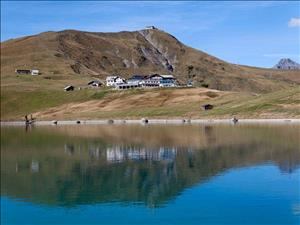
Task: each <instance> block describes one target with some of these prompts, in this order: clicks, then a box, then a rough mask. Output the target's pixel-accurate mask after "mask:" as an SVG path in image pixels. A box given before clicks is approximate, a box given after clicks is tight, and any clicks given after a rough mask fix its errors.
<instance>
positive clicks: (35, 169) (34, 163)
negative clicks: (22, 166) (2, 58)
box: [31, 160, 40, 173]
mask: <svg viewBox="0 0 300 225" xmlns="http://www.w3.org/2000/svg"><path fill="white" fill-rule="evenodd" d="M39 170H40V164H39V162H38V161H35V160H32V161H31V171H32V172H34V173H37V172H39Z"/></svg>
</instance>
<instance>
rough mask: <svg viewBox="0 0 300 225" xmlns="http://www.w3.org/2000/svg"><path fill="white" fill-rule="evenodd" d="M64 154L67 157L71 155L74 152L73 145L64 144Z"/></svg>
mask: <svg viewBox="0 0 300 225" xmlns="http://www.w3.org/2000/svg"><path fill="white" fill-rule="evenodd" d="M64 149H65V153H67V154H68V155H73V154H74V152H75V147H74V145H73V144H65V148H64Z"/></svg>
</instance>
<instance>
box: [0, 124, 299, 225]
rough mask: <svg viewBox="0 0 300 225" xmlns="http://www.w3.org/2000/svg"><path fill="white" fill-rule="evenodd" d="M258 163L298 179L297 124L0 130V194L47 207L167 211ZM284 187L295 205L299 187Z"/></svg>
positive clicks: (12, 199) (296, 204)
mask: <svg viewBox="0 0 300 225" xmlns="http://www.w3.org/2000/svg"><path fill="white" fill-rule="evenodd" d="M258 165H276V167H278V168H279V169H280V171H281V174H283V175H281V176H288V174H293V173H297V174H299V169H297V168H298V167H299V165H300V150H299V126H293V125H285V126H274V125H273V126H271V125H264V126H262V125H260V126H258V125H247V126H246V125H236V126H229V125H214V126H200V125H167V126H166V125H149V126H141V125H107V126H105V125H101V126H96V125H95V126H84V125H77V126H75V125H74V126H49V127H32V128H31V129H27V130H25V129H24V128H20V127H2V128H1V180H2V182H1V197H2V198H5V199H6V200H7V199H11V201H14V199H15V200H18V202H19V201H22V202H30V203H33V204H36V205H44V206H49V207H57V206H59V207H64V208H74V207H75V208H77V207H79V206H82V205H94V204H101V203H106V204H107V203H122V205H123V207H124V206H127V207H130V206H131V205H132V206H133V205H140V206H144V207H146V208H161V207H162V208H165V207H167V208H168V206H169V204H173V203H174V201H176V198H178V197H179V196H181V195H183V194H184V192H185V190H188V189H191V188H194V187H199V188H200V187H201V185H204V184H209V182H210V180H212V179H214V178H216V177H219V176H221V175H222V174H224V173H225V172H226V171H232V169H238V170H241V169H242V168H248V167H249V168H253V166H258ZM238 170H237V171H238ZM257 176H260V174H259V173H258V174H257ZM252 179H253V177H252ZM253 182H255V179H254V180H253ZM297 182H298V184H299V179H298V180H297ZM199 185H200V186H199ZM232 185H233V186H234V187H237V186H239V184H238V183H233V184H232ZM266 185H267V184H266ZM269 185H272V184H271V183H269ZM286 189H287V190H286V191H290V189H293V193H296V197H295V196H293V197H294V200H295V203H294V204H295V205H294V206H291V208H293V207H294V208H295V207H296V208H297V207H299V191H296V192H295V190H299V185H298V187H297V186H296V187H286ZM224 191H225V190H224ZM224 194H225V196H226V193H224ZM265 194H268V191H267V190H266V193H265ZM174 204H175V203H174ZM104 205H105V204H104ZM198 207H200V204H199V206H198ZM4 208H5V207H4ZM4 210H6V209H4ZM214 210H218V206H217V205H215V209H214ZM1 211H3V210H1ZM7 213H9V212H7ZM2 214H4V213H3V212H1V215H2ZM296 214H297V213H296ZM4 216H5V215H4ZM293 221H295V220H293ZM4 222H5V221H4ZM123 222H124V221H123ZM127 222H128V221H127ZM131 222H132V221H131ZM120 223H122V221H120ZM124 223H125V222H124Z"/></svg>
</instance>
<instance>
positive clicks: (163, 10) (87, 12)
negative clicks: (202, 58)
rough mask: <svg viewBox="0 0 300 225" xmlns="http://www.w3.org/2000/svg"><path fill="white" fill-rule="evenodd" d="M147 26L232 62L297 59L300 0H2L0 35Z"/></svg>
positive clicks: (267, 64)
mask: <svg viewBox="0 0 300 225" xmlns="http://www.w3.org/2000/svg"><path fill="white" fill-rule="evenodd" d="M147 25H154V26H157V27H158V28H160V29H162V30H164V31H166V32H169V33H171V34H172V35H174V36H176V37H177V38H178V39H179V40H180V41H181V42H183V43H185V44H186V45H189V46H191V47H193V48H196V49H200V50H202V51H205V52H207V53H209V54H211V55H214V56H216V57H219V58H221V59H223V60H226V61H228V62H231V63H238V64H244V65H251V66H260V67H271V66H273V65H274V64H275V63H277V61H278V60H279V59H280V58H291V59H293V60H295V61H297V62H299V61H300V44H299V39H300V2H299V1H294V2H271V1H266V2H259V1H255V2H237V1H234V2H220V1H215V2H207V1H204V2H196V1H193V2H179V1H176V2H166V1H164V2H155V1H143V2H137V1H136V2H124V1H122V2H116V1H114V2H100V1H99V2H88V1H85V2H81V1H75V2H71V1H66V2H64V1H52V2H46V1H33V2H29V1H26V2H25V1H24V2H22V1H15V2H13V1H1V40H2V41H4V40H7V39H10V38H16V37H20V36H25V35H31V34H36V33H40V32H44V31H58V30H64V29H77V30H85V31H96V32H97V31H99V32H108V31H112V32H115V31H121V30H129V31H131V30H140V29H143V28H144V27H145V26H147Z"/></svg>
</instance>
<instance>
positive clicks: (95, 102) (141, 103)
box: [1, 87, 300, 120]
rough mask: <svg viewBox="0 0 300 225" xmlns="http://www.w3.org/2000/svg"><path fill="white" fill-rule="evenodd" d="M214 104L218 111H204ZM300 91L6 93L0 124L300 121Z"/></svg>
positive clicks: (178, 89) (187, 89) (40, 90)
mask: <svg viewBox="0 0 300 225" xmlns="http://www.w3.org/2000/svg"><path fill="white" fill-rule="evenodd" d="M206 103H210V104H213V105H214V106H215V107H214V109H213V110H209V111H203V110H202V108H201V105H202V104H206ZM299 109H300V89H299V88H298V87H295V88H291V89H284V90H280V91H277V92H272V93H268V94H251V93H239V92H223V91H216V90H210V89H205V88H176V89H148V90H141V89H139V90H128V91H115V90H109V89H99V90H98V89H83V90H75V91H74V92H64V91H63V90H43V89H38V90H35V91H26V92H24V91H18V90H14V91H13V90H5V91H4V92H3V93H1V119H2V120H11V119H13V120H20V119H23V117H24V115H25V114H30V113H33V114H34V116H35V117H37V118H38V119H41V120H42V119H79V118H80V119H103V118H106V119H107V118H128V119H130V118H131V119H133V118H142V117H148V118H180V117H185V118H230V117H232V116H233V115H235V116H238V117H240V118H243V117H244V118H300V110H299Z"/></svg>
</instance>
